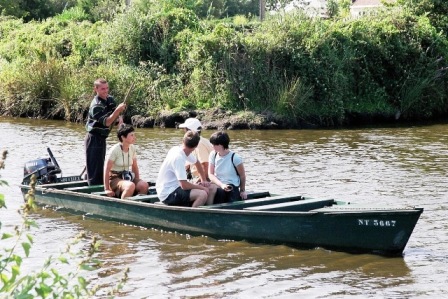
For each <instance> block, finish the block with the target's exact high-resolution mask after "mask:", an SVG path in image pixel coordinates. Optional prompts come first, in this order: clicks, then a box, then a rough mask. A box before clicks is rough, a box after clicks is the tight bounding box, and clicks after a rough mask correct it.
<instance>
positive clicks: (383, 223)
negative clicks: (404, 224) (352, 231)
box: [358, 219, 397, 227]
mask: <svg viewBox="0 0 448 299" xmlns="http://www.w3.org/2000/svg"><path fill="white" fill-rule="evenodd" d="M396 223H397V221H396V220H377V219H358V225H363V226H390V227H394V226H395V224H396Z"/></svg>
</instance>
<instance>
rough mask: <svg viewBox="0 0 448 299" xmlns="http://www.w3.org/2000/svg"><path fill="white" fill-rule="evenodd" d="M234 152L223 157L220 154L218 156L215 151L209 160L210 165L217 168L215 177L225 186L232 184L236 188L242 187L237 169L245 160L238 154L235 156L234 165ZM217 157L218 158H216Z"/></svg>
mask: <svg viewBox="0 0 448 299" xmlns="http://www.w3.org/2000/svg"><path fill="white" fill-rule="evenodd" d="M233 154H234V152H232V151H229V153H228V154H227V155H225V156H223V157H221V156H220V155H219V154H216V152H215V151H212V152H211V153H210V156H209V158H208V163H210V164H212V165H214V166H215V176H216V177H217V178H218V179H219V180H220V181H221V182H222V183H223V184H232V185H234V186H237V187H239V186H240V176H239V175H238V173H237V172H236V169H235V167H237V166H238V165H240V164H241V163H243V159H242V158H241V157H240V155H238V154H236V153H235V154H234V156H233V163H232V155H233ZM215 156H216V158H215Z"/></svg>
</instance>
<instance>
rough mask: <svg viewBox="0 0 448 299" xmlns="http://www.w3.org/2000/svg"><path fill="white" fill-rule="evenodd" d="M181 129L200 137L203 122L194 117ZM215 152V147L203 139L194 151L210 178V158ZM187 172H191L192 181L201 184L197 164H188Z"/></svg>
mask: <svg viewBox="0 0 448 299" xmlns="http://www.w3.org/2000/svg"><path fill="white" fill-rule="evenodd" d="M179 128H183V129H184V130H185V132H187V131H195V132H198V134H199V136H201V131H202V124H201V122H200V121H199V120H198V119H197V118H194V117H190V118H187V119H186V120H185V122H184V123H183V124H180V125H179ZM212 151H213V146H212V144H211V143H210V141H208V140H207V139H206V138H204V137H202V136H201V138H200V140H199V144H198V146H197V147H196V149H195V150H194V151H193V154H194V156H195V157H196V159H197V160H199V163H200V165H201V167H202V170H203V171H204V173H205V174H206V176H207V180H208V181H210V180H209V178H208V157H209V155H210V153H211V152H212ZM186 168H187V172H188V171H190V173H191V179H192V181H193V182H199V181H200V176H199V171H198V169H197V167H196V165H195V164H188V163H187V165H186Z"/></svg>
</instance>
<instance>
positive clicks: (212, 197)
mask: <svg viewBox="0 0 448 299" xmlns="http://www.w3.org/2000/svg"><path fill="white" fill-rule="evenodd" d="M217 189H218V186H217V185H215V184H210V186H209V187H208V197H207V202H206V204H207V205H208V206H209V205H212V204H213V201H214V200H215V195H216V190H217Z"/></svg>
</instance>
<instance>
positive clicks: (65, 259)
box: [59, 256, 68, 264]
mask: <svg viewBox="0 0 448 299" xmlns="http://www.w3.org/2000/svg"><path fill="white" fill-rule="evenodd" d="M59 260H60V261H61V262H62V263H64V264H68V261H67V258H66V257H65V256H60V257H59Z"/></svg>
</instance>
